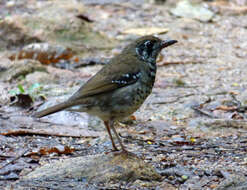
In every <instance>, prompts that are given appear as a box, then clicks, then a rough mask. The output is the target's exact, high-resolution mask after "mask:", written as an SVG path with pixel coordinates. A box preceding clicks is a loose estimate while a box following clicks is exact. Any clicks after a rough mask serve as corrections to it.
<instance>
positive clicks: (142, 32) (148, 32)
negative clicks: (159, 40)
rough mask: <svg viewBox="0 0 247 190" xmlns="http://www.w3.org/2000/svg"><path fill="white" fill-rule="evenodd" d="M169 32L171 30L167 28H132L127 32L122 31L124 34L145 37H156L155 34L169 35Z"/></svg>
mask: <svg viewBox="0 0 247 190" xmlns="http://www.w3.org/2000/svg"><path fill="white" fill-rule="evenodd" d="M168 31H169V30H168V29H167V28H156V27H149V28H130V29H127V30H125V31H122V33H123V34H135V35H139V36H145V35H154V34H164V33H167V32H168Z"/></svg>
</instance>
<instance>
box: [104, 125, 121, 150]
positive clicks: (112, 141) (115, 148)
mask: <svg viewBox="0 0 247 190" xmlns="http://www.w3.org/2000/svg"><path fill="white" fill-rule="evenodd" d="M104 124H105V127H106V129H107V132H108V134H109V136H110V139H111V143H112V148H113V151H118V149H117V147H116V145H115V143H114V140H113V138H112V135H111V130H110V126H109V121H104Z"/></svg>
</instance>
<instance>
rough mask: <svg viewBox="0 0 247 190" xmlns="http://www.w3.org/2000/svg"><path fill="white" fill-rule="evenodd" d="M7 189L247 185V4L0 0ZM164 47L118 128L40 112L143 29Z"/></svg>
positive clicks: (0, 169) (2, 174)
mask: <svg viewBox="0 0 247 190" xmlns="http://www.w3.org/2000/svg"><path fill="white" fill-rule="evenodd" d="M0 10H1V11H0V91H1V93H0V139H1V145H0V179H1V180H0V188H1V189H167V190H173V189H174V190H175V189H180V190H189V189H190V190H197V189H203V190H206V189H217V190H223V189H224V190H225V189H227V190H232V189H236V190H240V189H241V190H243V189H247V182H246V181H247V156H246V155H247V154H246V153H247V115H246V113H247V106H246V105H247V90H246V89H247V79H246V74H247V67H246V65H245V64H247V62H246V60H247V15H246V12H247V2H246V1H245V0H234V1H230V2H229V1H223V0H222V1H218V0H215V1H200V0H197V1H194V0H193V1H192V0H191V1H168V0H167V1H158V0H157V1H147V0H146V1H144V0H138V1H132V0H130V1H122V0H121V1H111V0H105V1H98V0H94V1H87V0H81V1H80V0H77V1H76V0H74V1H65V0H59V1H58V0H55V1H46V0H38V1H29V0H23V1H14V0H13V1H12V0H11V1H7V0H3V1H1V2H0ZM147 34H157V36H159V37H160V38H162V39H175V40H178V43H177V44H176V45H174V46H172V47H169V48H167V49H166V51H163V52H162V55H161V56H160V57H159V59H158V63H157V64H158V73H157V77H156V83H155V87H154V89H153V93H152V95H150V97H149V98H148V99H147V100H146V102H145V103H144V105H143V106H142V107H141V108H140V109H139V110H138V111H137V112H136V113H135V114H134V115H135V118H134V117H133V116H132V117H131V118H128V119H126V120H125V121H123V122H121V123H119V124H118V127H117V130H118V132H119V134H120V136H121V137H122V139H123V141H124V144H125V145H126V147H127V148H128V150H129V151H130V152H132V153H135V154H136V155H132V154H130V155H114V154H112V153H110V151H111V142H110V140H109V138H108V136H107V133H106V131H105V128H104V126H103V123H102V121H100V120H99V119H98V118H95V117H92V116H89V115H87V114H86V113H73V112H68V111H62V112H59V113H56V114H53V115H50V116H48V117H45V118H42V119H34V118H32V117H31V115H32V113H34V112H35V111H36V110H42V109H44V108H45V107H48V106H50V105H53V104H55V103H57V102H60V101H62V100H64V99H66V98H67V97H69V96H70V95H71V94H72V93H73V92H75V91H76V90H77V89H78V88H79V87H80V86H81V85H82V84H83V83H84V82H85V81H86V80H88V79H89V78H90V77H91V76H92V75H94V74H95V73H96V72H97V71H98V70H99V69H100V68H102V66H103V65H104V64H107V61H108V60H109V58H110V57H112V56H114V55H116V54H118V53H119V52H120V51H121V49H122V48H123V47H124V46H125V45H126V44H128V43H129V42H131V41H132V40H134V39H136V38H137V37H138V36H140V35H147Z"/></svg>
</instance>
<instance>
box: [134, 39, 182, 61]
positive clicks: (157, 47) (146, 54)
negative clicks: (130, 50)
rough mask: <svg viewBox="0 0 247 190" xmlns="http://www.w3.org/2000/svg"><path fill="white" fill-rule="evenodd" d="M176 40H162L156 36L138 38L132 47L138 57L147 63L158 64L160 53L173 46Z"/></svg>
mask: <svg viewBox="0 0 247 190" xmlns="http://www.w3.org/2000/svg"><path fill="white" fill-rule="evenodd" d="M175 43H177V41H176V40H161V39H159V38H157V37H154V36H143V37H141V38H138V39H137V40H136V41H135V42H134V43H133V44H132V45H133V46H134V49H135V52H134V53H136V55H137V57H138V58H139V59H141V60H142V61H145V62H156V58H157V57H158V55H159V53H160V51H161V50H162V49H163V48H166V47H168V46H170V45H172V44H175Z"/></svg>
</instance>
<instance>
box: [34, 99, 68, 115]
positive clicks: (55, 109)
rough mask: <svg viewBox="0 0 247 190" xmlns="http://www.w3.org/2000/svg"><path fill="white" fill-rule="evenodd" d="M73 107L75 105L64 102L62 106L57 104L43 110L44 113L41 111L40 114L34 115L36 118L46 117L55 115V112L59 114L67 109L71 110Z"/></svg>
mask: <svg viewBox="0 0 247 190" xmlns="http://www.w3.org/2000/svg"><path fill="white" fill-rule="evenodd" d="M71 106H73V104H71V103H69V102H63V103H60V104H57V105H55V106H52V107H50V108H47V109H45V110H42V111H39V112H36V113H34V114H33V116H34V117H38V118H40V117H44V116H46V115H50V114H53V113H55V112H59V111H61V110H64V109H66V108H69V107H71Z"/></svg>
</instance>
